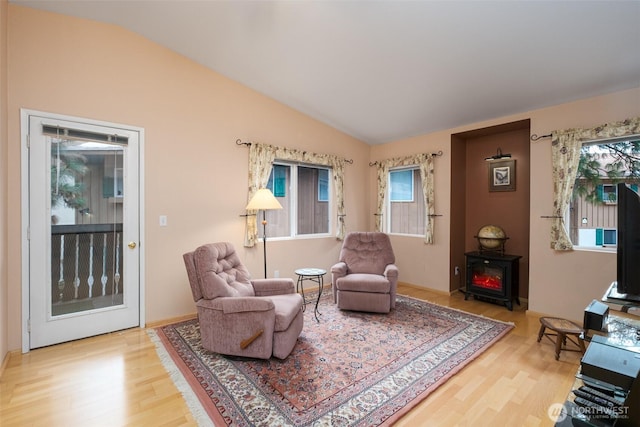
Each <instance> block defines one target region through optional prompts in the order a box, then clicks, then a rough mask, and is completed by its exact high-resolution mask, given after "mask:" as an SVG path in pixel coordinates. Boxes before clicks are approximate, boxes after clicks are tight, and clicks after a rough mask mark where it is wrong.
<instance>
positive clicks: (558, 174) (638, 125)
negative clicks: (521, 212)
mask: <svg viewBox="0 0 640 427" xmlns="http://www.w3.org/2000/svg"><path fill="white" fill-rule="evenodd" d="M637 134H640V117H634V118H631V119H627V120H623V121H621V122H613V123H607V124H605V125H602V126H598V127H595V128H592V129H566V130H560V131H554V132H552V133H551V156H552V158H551V162H552V174H553V220H552V221H553V222H552V223H551V248H552V249H554V250H557V251H568V250H572V249H573V244H572V243H571V239H570V238H569V235H568V234H567V228H566V226H565V220H564V218H565V215H564V214H565V212H566V211H567V209H568V208H569V203H570V201H571V195H572V194H573V187H574V184H575V180H576V176H577V173H578V164H579V163H580V149H581V148H582V144H583V143H584V142H588V141H596V140H600V139H609V138H617V137H624V136H627V135H637Z"/></svg>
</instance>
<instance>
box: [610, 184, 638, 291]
mask: <svg viewBox="0 0 640 427" xmlns="http://www.w3.org/2000/svg"><path fill="white" fill-rule="evenodd" d="M617 261H618V264H617V275H616V290H617V292H618V294H621V299H625V300H632V301H640V195H638V193H636V192H635V191H633V190H632V189H631V188H629V187H628V186H627V185H625V184H622V183H621V184H618V259H617Z"/></svg>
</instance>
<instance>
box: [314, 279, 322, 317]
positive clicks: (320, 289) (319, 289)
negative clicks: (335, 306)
mask: <svg viewBox="0 0 640 427" xmlns="http://www.w3.org/2000/svg"><path fill="white" fill-rule="evenodd" d="M322 289H324V277H323V276H318V299H317V300H316V309H315V311H314V314H315V316H316V320H317V321H318V322H320V319H318V314H322V313H320V312H319V311H318V303H319V302H320V297H321V296H322Z"/></svg>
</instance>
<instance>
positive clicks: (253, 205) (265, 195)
mask: <svg viewBox="0 0 640 427" xmlns="http://www.w3.org/2000/svg"><path fill="white" fill-rule="evenodd" d="M246 209H247V210H259V211H262V242H263V243H262V247H263V249H264V278H265V279H266V278H267V214H266V211H267V210H270V209H282V205H281V204H280V202H278V199H276V198H275V196H274V195H273V193H272V192H271V190H269V189H267V188H261V189H259V190H258V191H256V194H254V195H253V197H252V198H251V200H250V201H249V204H248V205H247V207H246Z"/></svg>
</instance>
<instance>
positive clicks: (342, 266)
mask: <svg viewBox="0 0 640 427" xmlns="http://www.w3.org/2000/svg"><path fill="white" fill-rule="evenodd" d="M346 275H347V263H345V262H338V263H336V264H334V265H333V266H332V267H331V277H332V278H333V280H332V281H335V279H337V278H339V277H343V276H346Z"/></svg>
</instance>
